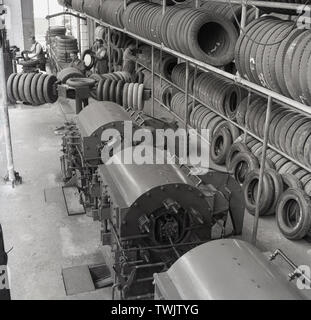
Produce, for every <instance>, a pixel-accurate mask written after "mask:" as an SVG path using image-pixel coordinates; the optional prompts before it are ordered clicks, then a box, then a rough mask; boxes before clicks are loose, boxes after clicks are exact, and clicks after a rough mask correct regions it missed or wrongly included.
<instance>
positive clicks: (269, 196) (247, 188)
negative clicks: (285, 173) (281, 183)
mask: <svg viewBox="0 0 311 320" xmlns="http://www.w3.org/2000/svg"><path fill="white" fill-rule="evenodd" d="M259 175H260V171H259V169H256V170H252V171H250V172H249V173H248V174H247V176H246V179H245V181H244V183H243V195H244V200H245V206H246V208H247V210H248V212H249V213H250V214H251V215H255V212H256V207H257V193H258V184H259ZM273 196H274V187H273V182H272V179H271V177H270V175H268V174H267V173H266V172H265V173H264V175H263V184H262V191H261V195H260V201H259V203H258V206H259V216H264V215H266V214H267V211H268V210H269V208H270V207H271V205H272V203H273Z"/></svg>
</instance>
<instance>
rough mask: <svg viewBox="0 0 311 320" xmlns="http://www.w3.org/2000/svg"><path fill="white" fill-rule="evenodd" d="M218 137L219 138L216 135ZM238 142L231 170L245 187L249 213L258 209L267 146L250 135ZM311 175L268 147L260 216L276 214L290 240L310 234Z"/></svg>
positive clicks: (230, 161)
mask: <svg viewBox="0 0 311 320" xmlns="http://www.w3.org/2000/svg"><path fill="white" fill-rule="evenodd" d="M215 139H216V138H215ZM242 140H243V138H242V139H241V141H240V142H236V143H234V144H233V145H232V146H231V148H230V150H229V152H228V154H227V160H226V163H227V169H228V171H229V172H230V173H232V174H233V175H234V177H235V178H236V180H237V181H239V183H240V184H241V185H242V186H243V195H244V199H245V204H246V208H247V210H248V212H249V213H250V214H252V215H254V214H255V212H256V205H257V195H258V184H259V175H260V171H259V170H260V159H261V153H262V152H261V151H262V148H263V145H262V143H261V142H259V141H257V140H255V139H253V138H247V139H246V141H245V142H242ZM310 195H311V174H310V173H309V172H307V171H305V170H304V169H302V168H299V167H297V166H296V165H295V164H294V163H292V162H291V161H289V160H288V159H286V158H284V157H283V156H282V155H280V154H278V153H277V152H275V151H273V150H271V149H268V151H267V162H266V167H265V171H264V176H263V187H262V192H261V195H260V201H259V204H258V205H259V215H260V216H268V215H274V214H275V215H276V222H277V225H278V227H279V229H280V231H281V233H282V234H283V235H284V236H285V237H286V238H288V239H290V240H299V239H302V238H304V237H305V236H307V235H310V234H311V232H310V229H311V200H310Z"/></svg>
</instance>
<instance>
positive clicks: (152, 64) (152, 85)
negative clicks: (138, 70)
mask: <svg viewBox="0 0 311 320" xmlns="http://www.w3.org/2000/svg"><path fill="white" fill-rule="evenodd" d="M151 74H152V78H151V81H152V84H151V87H152V88H151V99H152V110H151V115H152V116H153V117H154V46H151Z"/></svg>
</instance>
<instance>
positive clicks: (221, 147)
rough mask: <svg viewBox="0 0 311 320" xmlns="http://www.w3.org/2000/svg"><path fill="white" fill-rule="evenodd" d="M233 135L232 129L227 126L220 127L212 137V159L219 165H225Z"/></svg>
mask: <svg viewBox="0 0 311 320" xmlns="http://www.w3.org/2000/svg"><path fill="white" fill-rule="evenodd" d="M232 143H233V141H232V136H231V133H230V131H229V130H228V129H227V128H225V127H221V128H219V129H218V130H217V131H216V132H215V134H214V137H213V139H212V144H211V159H212V161H213V162H214V163H216V164H218V165H223V164H224V163H225V162H226V157H227V155H228V153H229V151H230V148H231V146H232Z"/></svg>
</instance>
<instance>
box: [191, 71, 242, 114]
mask: <svg viewBox="0 0 311 320" xmlns="http://www.w3.org/2000/svg"><path fill="white" fill-rule="evenodd" d="M193 88H194V90H193V91H194V95H195V97H196V98H198V99H199V100H200V101H202V102H204V103H205V104H207V105H208V106H210V107H211V108H213V109H214V110H215V111H217V112H219V113H221V114H223V115H226V116H227V117H228V118H230V119H234V118H235V114H236V112H237V108H238V106H239V105H240V103H241V101H242V100H243V99H244V98H245V96H246V91H245V90H244V89H242V88H241V87H239V86H237V85H236V84H234V83H232V82H230V81H229V80H227V79H224V78H221V77H219V76H217V75H215V74H213V73H201V74H199V75H198V76H197V78H196V80H195V81H194V85H193Z"/></svg>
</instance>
